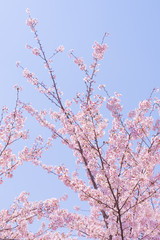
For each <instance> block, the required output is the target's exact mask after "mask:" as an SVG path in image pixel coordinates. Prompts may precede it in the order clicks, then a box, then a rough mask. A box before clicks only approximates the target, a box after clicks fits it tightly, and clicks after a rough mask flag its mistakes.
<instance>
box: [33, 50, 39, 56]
mask: <svg viewBox="0 0 160 240" xmlns="http://www.w3.org/2000/svg"><path fill="white" fill-rule="evenodd" d="M32 53H33V54H34V55H36V56H39V55H40V51H39V49H38V48H33V50H32Z"/></svg>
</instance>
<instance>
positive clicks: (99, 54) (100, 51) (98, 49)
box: [93, 41, 108, 60]
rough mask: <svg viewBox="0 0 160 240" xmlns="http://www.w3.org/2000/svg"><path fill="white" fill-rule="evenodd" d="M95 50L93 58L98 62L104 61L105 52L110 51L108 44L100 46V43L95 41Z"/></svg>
mask: <svg viewBox="0 0 160 240" xmlns="http://www.w3.org/2000/svg"><path fill="white" fill-rule="evenodd" d="M93 49H94V52H93V57H94V58H97V59H98V60H102V59H103V56H104V53H105V51H106V50H107V49H108V45H107V44H99V43H98V42H96V41H95V42H94V45H93Z"/></svg>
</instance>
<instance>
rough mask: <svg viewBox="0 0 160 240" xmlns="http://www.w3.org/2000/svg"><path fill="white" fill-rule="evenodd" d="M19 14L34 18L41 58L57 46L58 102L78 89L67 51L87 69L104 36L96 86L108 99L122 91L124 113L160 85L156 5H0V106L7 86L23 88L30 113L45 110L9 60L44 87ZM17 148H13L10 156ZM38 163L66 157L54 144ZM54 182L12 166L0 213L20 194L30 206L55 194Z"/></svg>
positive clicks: (146, 1) (102, 1)
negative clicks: (25, 193) (18, 63)
mask: <svg viewBox="0 0 160 240" xmlns="http://www.w3.org/2000/svg"><path fill="white" fill-rule="evenodd" d="M26 8H29V9H30V11H31V13H32V16H34V17H36V18H38V21H39V25H38V30H39V36H40V39H41V41H42V43H43V46H44V48H45V50H46V52H47V53H49V54H52V52H53V51H54V49H55V48H57V47H58V46H59V45H61V44H63V45H64V47H65V51H64V52H63V53H62V54H61V55H60V54H59V55H58V56H57V57H56V61H55V71H56V75H57V82H58V84H59V86H60V87H61V88H62V89H63V92H64V97H66V98H69V97H71V96H73V95H74V93H75V92H77V91H83V89H84V84H83V80H82V79H83V73H82V72H80V71H79V69H78V68H77V66H75V64H73V62H72V59H69V58H68V51H69V50H70V49H72V48H74V49H75V52H76V53H77V55H78V56H80V57H84V60H85V62H86V63H87V64H88V65H89V64H90V63H91V59H92V58H91V55H92V45H93V43H94V41H95V40H97V41H99V42H100V41H101V39H102V36H103V35H104V33H105V32H109V33H110V36H109V38H108V40H107V43H108V45H109V50H108V51H107V53H106V54H105V59H104V60H103V62H102V64H101V67H100V70H101V71H100V73H99V74H98V77H97V81H98V82H99V84H103V83H104V84H106V86H107V89H108V90H109V92H110V93H111V94H112V93H113V92H114V91H117V92H120V93H122V95H123V98H122V102H123V105H124V111H125V112H126V111H128V110H129V109H130V108H135V107H136V106H137V104H138V102H139V101H140V100H142V99H144V98H147V97H148V96H149V94H150V92H151V91H152V89H153V88H154V87H160V1H159V0H154V1H151V0H141V1H139V0H134V1H129V0H120V1H119V0H110V1H109V0H99V1H97V0H92V1H91V0H81V1H78V0H77V1H75V0H68V1H66V0H50V1H49V0H45V1H42V0H39V1H33V0H28V1H26V0H25V1H22V0H14V1H9V0H5V1H1V5H0V29H1V38H0V53H1V58H0V73H1V75H0V81H1V88H0V106H2V105H7V106H9V107H10V108H12V107H14V102H15V97H16V94H15V91H14V90H13V88H12V86H13V85H14V84H16V83H18V84H19V85H23V86H24V92H23V94H22V96H21V99H23V100H24V101H27V102H31V103H33V105H34V106H35V108H38V109H40V108H47V106H49V107H50V105H49V104H48V102H47V101H46V100H45V98H43V97H42V96H40V95H39V94H37V93H35V91H34V89H33V87H32V86H30V85H29V83H26V82H25V80H24V79H23V77H22V74H21V72H20V70H19V69H17V68H16V67H15V62H16V61H17V60H20V61H21V63H22V65H23V66H24V67H28V68H29V69H31V70H32V71H34V72H35V73H36V74H37V75H38V76H39V77H40V79H41V80H43V79H45V81H48V79H47V75H46V74H45V71H44V70H43V66H42V64H41V62H40V60H39V59H38V58H37V57H35V56H33V55H32V54H30V52H29V51H28V50H26V49H25V44H26V43H29V44H32V43H33V45H35V42H34V40H33V35H32V33H31V31H30V30H29V29H28V28H27V26H26V25H25V20H26V17H27V14H26V13H25V10H26ZM27 126H31V129H32V131H31V136H36V134H38V133H42V134H43V135H46V136H47V135H48V132H46V131H44V129H41V128H40V127H39V126H37V125H36V122H35V121H33V120H32V119H31V118H28V121H27ZM33 129H34V132H33ZM18 150H19V149H18V147H15V151H18ZM44 161H46V162H47V163H49V162H50V163H54V162H55V163H56V164H58V163H65V164H66V165H68V166H69V167H72V166H73V161H74V158H73V156H72V153H71V152H70V151H69V150H67V148H63V146H62V145H59V142H58V141H56V142H55V145H54V147H53V149H52V150H51V151H50V152H49V153H47V154H46V155H45V156H44ZM57 184H59V183H58V182H57V179H56V177H54V176H51V175H47V174H46V173H45V172H44V171H42V170H41V169H38V168H36V167H32V165H31V164H25V165H24V166H22V167H19V169H18V170H17V171H16V172H15V174H14V178H13V179H11V180H10V179H7V180H5V183H4V184H3V185H2V186H0V196H1V197H0V208H6V207H8V206H9V205H10V203H11V202H12V201H13V199H14V197H15V196H17V195H19V194H20V192H21V191H23V190H26V191H29V192H30V193H31V197H30V200H33V201H34V200H44V199H46V198H50V197H56V196H61V195H62V194H63V192H64V191H66V190H65V189H64V188H63V185H62V184H60V185H59V187H57ZM69 201H70V204H68V205H66V207H70V206H71V205H77V204H76V202H75V201H76V197H75V195H73V194H72V195H71V198H70V199H69ZM84 208H85V206H84Z"/></svg>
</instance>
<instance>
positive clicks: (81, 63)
mask: <svg viewBox="0 0 160 240" xmlns="http://www.w3.org/2000/svg"><path fill="white" fill-rule="evenodd" d="M74 63H75V64H77V65H78V66H79V68H80V69H81V70H82V71H85V70H86V69H87V67H86V65H85V64H84V60H83V58H77V57H76V58H75V60H74Z"/></svg>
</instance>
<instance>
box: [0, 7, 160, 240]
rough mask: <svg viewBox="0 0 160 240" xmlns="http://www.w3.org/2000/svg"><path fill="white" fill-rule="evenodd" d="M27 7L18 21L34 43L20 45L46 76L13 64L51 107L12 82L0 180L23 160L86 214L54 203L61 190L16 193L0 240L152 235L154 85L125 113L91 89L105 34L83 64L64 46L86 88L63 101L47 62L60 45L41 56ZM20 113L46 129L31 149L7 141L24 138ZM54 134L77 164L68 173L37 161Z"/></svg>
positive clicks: (159, 221) (0, 214)
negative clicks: (31, 99)
mask: <svg viewBox="0 0 160 240" xmlns="http://www.w3.org/2000/svg"><path fill="white" fill-rule="evenodd" d="M27 13H28V19H27V21H26V24H27V25H28V26H29V27H30V29H31V31H32V32H33V34H34V38H35V41H36V44H37V46H36V47H32V46H30V45H29V44H27V45H26V48H27V49H29V50H30V51H31V52H32V53H33V54H34V55H36V56H37V57H39V58H41V60H42V62H43V64H44V66H45V68H46V71H47V72H48V74H49V77H50V82H47V83H45V82H40V81H39V79H38V77H37V76H35V74H34V73H33V72H31V71H29V69H27V68H24V67H23V66H22V65H21V64H20V62H17V67H19V68H20V69H22V71H23V76H24V78H25V79H27V81H28V82H30V83H31V84H32V85H33V86H34V87H35V89H36V90H38V91H39V92H40V93H41V94H42V95H44V96H45V97H46V98H47V99H48V101H50V103H52V106H53V107H52V109H49V110H41V111H38V110H36V109H35V108H34V107H33V106H32V105H30V104H27V103H24V102H22V101H21V100H20V91H21V90H22V89H21V87H18V86H15V88H16V90H17V100H16V104H15V108H14V110H13V111H12V112H11V113H9V111H8V109H7V107H3V109H2V113H1V119H0V177H1V179H0V183H1V184H3V181H4V180H5V178H11V177H12V176H13V174H14V170H15V169H16V168H17V167H18V166H19V165H22V164H23V163H24V162H26V161H27V162H28V161H30V162H32V163H33V164H34V165H37V166H39V167H41V168H43V169H44V170H45V171H47V172H48V173H49V174H53V175H54V177H56V178H58V179H59V180H60V181H62V182H63V184H64V185H65V186H67V187H68V188H70V189H72V190H73V191H74V192H75V193H76V194H77V195H78V197H79V199H80V201H86V202H88V204H89V206H90V207H89V209H88V214H87V215H83V214H82V212H80V211H79V207H78V206H77V207H75V210H76V211H77V212H76V213H75V211H72V212H70V211H69V210H67V209H63V208H62V207H61V206H60V203H61V201H67V196H66V194H64V195H63V196H62V197H61V198H58V199H57V198H52V199H47V200H45V201H39V202H31V201H29V193H26V192H22V193H21V194H20V195H19V196H18V197H17V198H15V200H14V202H13V204H12V206H11V207H10V208H9V209H7V210H5V209H3V210H1V211H0V239H39V240H42V239H44V240H45V239H57V240H58V239H59V240H60V239H68V240H69V239H74V240H76V239H81V238H82V237H83V238H84V239H100V240H112V239H113V240H129V239H152V240H158V239H160V210H159V204H160V173H159V172H158V171H156V172H155V169H156V168H157V167H158V164H159V160H160V151H159V150H160V120H159V119H158V116H159V114H160V108H159V107H160V99H159V98H158V94H157V92H158V89H153V91H152V92H151V95H150V96H149V97H148V98H147V99H145V100H143V101H141V102H140V103H139V106H138V107H137V108H136V109H134V110H132V111H130V112H129V113H128V115H127V117H126V116H125V115H124V114H123V112H122V110H123V107H122V105H121V102H120V97H121V95H120V94H118V93H115V94H114V96H110V94H109V93H108V91H107V89H106V87H105V85H99V90H100V93H101V94H96V90H95V83H96V76H97V73H98V70H99V63H100V61H101V60H102V59H103V56H104V53H105V51H106V50H107V48H108V46H107V44H105V39H106V37H107V36H108V34H105V35H104V37H103V39H102V41H101V43H98V42H95V43H94V45H93V62H92V63H91V65H90V68H88V67H87V66H86V64H85V63H84V60H83V58H79V57H77V56H76V54H75V53H74V51H73V50H71V51H70V53H69V55H70V57H72V59H73V60H74V63H75V64H77V65H78V67H79V68H80V70H81V71H83V73H84V79H83V80H84V84H85V89H86V90H85V92H83V93H77V94H75V97H74V98H73V99H67V100H65V101H64V99H63V97H62V91H61V89H59V87H58V82H57V81H56V76H55V73H54V71H55V70H54V69H53V64H52V60H53V58H54V57H55V55H57V54H58V53H61V52H63V50H64V47H63V46H62V45H61V46H59V47H58V48H57V49H56V50H55V52H54V53H53V54H52V56H51V57H48V56H47V55H46V53H45V51H44V49H43V46H42V44H41V41H40V39H39V35H38V32H37V29H36V25H37V23H38V21H37V19H35V18H32V16H31V14H30V11H29V10H28V9H27ZM75 106H76V107H75ZM104 111H105V112H107V114H108V116H109V117H108V119H106V118H105V117H104V115H106V114H104ZM24 112H27V113H28V114H30V115H31V116H32V117H33V118H35V119H36V120H37V122H38V124H40V125H41V126H42V127H45V128H47V129H49V130H50V133H51V134H50V136H49V137H48V140H47V141H44V139H43V138H42V137H41V136H37V138H36V139H35V142H34V144H33V146H32V148H29V147H27V146H25V147H24V149H21V150H19V153H18V155H16V154H15V153H14V147H12V146H13V143H14V144H16V143H17V142H18V141H20V140H21V139H23V141H25V140H26V139H27V138H29V134H28V133H29V132H28V131H27V130H25V128H24V126H25V120H26V119H25V118H24V114H23V113H24ZM57 138H59V139H60V140H61V141H62V147H63V145H66V146H67V147H68V148H69V149H71V151H72V152H73V154H74V157H75V162H76V164H77V169H75V171H74V172H71V171H70V169H68V168H67V167H66V166H65V165H64V164H63V165H60V166H55V165H54V163H53V165H50V166H48V165H45V164H44V163H43V162H42V160H41V158H42V153H43V152H44V151H46V150H48V149H49V148H50V147H52V143H53V141H54V140H55V139H57ZM81 168H83V169H84V172H85V174H86V175H85V176H84V178H82V177H81V176H80V174H79V171H80V170H81ZM54 197H55V196H54ZM39 220H41V223H42V224H41V226H40V228H39V230H38V231H37V232H32V231H30V230H29V225H30V224H33V223H34V222H35V221H39Z"/></svg>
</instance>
